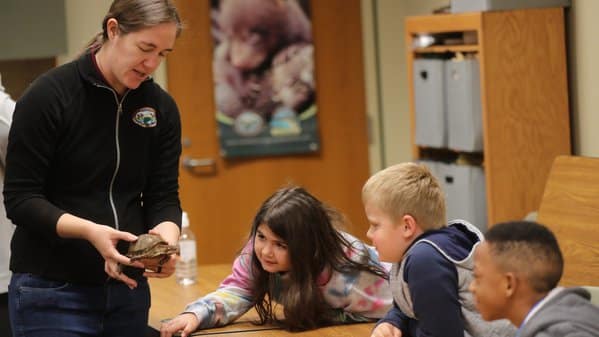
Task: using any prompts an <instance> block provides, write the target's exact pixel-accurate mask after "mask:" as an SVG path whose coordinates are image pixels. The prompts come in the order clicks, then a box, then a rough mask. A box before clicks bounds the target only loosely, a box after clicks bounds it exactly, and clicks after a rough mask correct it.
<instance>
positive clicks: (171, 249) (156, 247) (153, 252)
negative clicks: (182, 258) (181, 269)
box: [125, 234, 179, 261]
mask: <svg viewBox="0 0 599 337" xmlns="http://www.w3.org/2000/svg"><path fill="white" fill-rule="evenodd" d="M178 252H179V247H177V246H171V245H169V244H168V242H166V241H164V240H163V239H162V238H161V237H160V236H158V235H154V234H142V235H139V236H138V237H137V240H136V241H134V242H132V243H131V244H130V245H129V250H128V251H127V254H125V255H126V256H127V257H128V258H130V259H131V261H137V260H142V259H154V258H159V259H162V258H164V257H166V256H168V255H171V254H176V253H178Z"/></svg>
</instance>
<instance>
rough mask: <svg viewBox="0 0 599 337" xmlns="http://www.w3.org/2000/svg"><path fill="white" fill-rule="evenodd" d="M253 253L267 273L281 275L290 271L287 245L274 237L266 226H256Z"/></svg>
mask: <svg viewBox="0 0 599 337" xmlns="http://www.w3.org/2000/svg"><path fill="white" fill-rule="evenodd" d="M254 252H255V253H256V256H257V257H258V260H259V261H260V264H261V265H262V268H264V270H266V271H267V272H269V273H281V272H286V271H289V270H290V269H291V261H289V252H288V251H287V243H286V242H285V241H284V240H283V239H281V238H280V237H278V236H277V235H275V234H274V233H273V232H272V231H271V230H270V228H269V227H268V226H267V225H266V224H262V225H260V226H258V229H257V230H256V236H255V237H254Z"/></svg>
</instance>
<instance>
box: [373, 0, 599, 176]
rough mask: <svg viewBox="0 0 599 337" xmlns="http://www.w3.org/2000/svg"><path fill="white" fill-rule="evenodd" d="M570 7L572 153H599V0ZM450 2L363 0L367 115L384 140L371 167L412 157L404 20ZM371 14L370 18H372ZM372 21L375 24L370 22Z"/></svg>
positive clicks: (585, 0) (577, 0) (579, 1)
mask: <svg viewBox="0 0 599 337" xmlns="http://www.w3.org/2000/svg"><path fill="white" fill-rule="evenodd" d="M572 2H573V5H572V7H571V8H570V9H568V10H567V11H566V17H567V30H568V32H567V34H568V37H567V38H568V46H569V50H568V58H569V72H570V74H569V75H570V84H569V85H570V99H571V117H572V135H573V141H572V143H573V146H574V148H573V153H574V154H576V155H582V156H594V157H599V146H598V145H599V133H598V132H596V130H595V127H596V126H597V125H599V112H598V111H597V110H599V96H598V95H593V91H596V89H595V88H596V87H597V86H599V76H597V74H599V64H598V63H597V62H596V61H595V60H597V58H598V57H599V45H598V44H596V43H594V41H596V40H597V36H596V34H595V33H596V32H597V31H599V21H597V19H596V17H595V16H596V15H595V14H596V13H598V12H599V1H596V0H573V1H572ZM448 3H449V1H448V0H419V1H416V0H374V1H373V0H363V7H364V8H375V9H374V10H372V9H369V10H368V11H364V12H363V16H365V18H364V19H363V22H364V25H365V26H364V39H365V42H364V46H365V48H373V47H374V48H376V50H367V51H366V52H365V55H366V56H369V53H370V57H371V58H373V59H372V60H370V62H366V64H365V67H366V80H367V83H366V88H367V102H368V110H369V114H371V115H374V116H376V118H377V119H378V120H380V121H381V123H380V124H381V125H382V127H381V128H380V134H379V135H378V137H379V138H380V139H381V140H382V141H381V144H373V145H371V150H372V151H376V152H377V153H380V155H379V156H378V157H373V156H372V155H371V170H372V171H373V172H374V171H377V170H378V169H380V168H381V167H385V166H389V165H391V164H393V163H397V162H401V161H407V160H411V157H412V154H411V148H410V146H409V143H410V126H409V119H408V116H409V102H408V87H407V84H408V79H407V77H406V64H405V46H404V35H403V34H404V22H405V20H404V19H405V17H406V16H410V15H426V14H429V13H431V12H432V10H433V9H435V8H439V7H441V6H444V5H447V4H448ZM368 16H371V17H368ZM368 25H372V26H368Z"/></svg>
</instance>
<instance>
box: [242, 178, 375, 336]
mask: <svg viewBox="0 0 599 337" xmlns="http://www.w3.org/2000/svg"><path fill="white" fill-rule="evenodd" d="M342 221H343V217H342V216H341V215H340V214H339V213H338V212H336V211H335V210H333V209H332V208H330V207H328V206H327V205H325V204H323V203H322V202H320V201H319V200H318V199H316V198H315V197H314V196H312V195H311V194H310V193H308V192H307V191H306V190H305V189H303V188H300V187H287V188H283V189H280V190H278V191H277V192H275V193H274V194H273V195H271V196H270V197H269V198H268V199H267V200H266V201H265V202H264V203H263V204H262V206H261V207H260V209H259V211H258V213H257V214H256V217H255V218H254V222H253V225H252V231H251V237H250V239H251V240H252V242H253V240H254V238H255V235H256V230H257V228H258V226H260V225H262V224H265V225H267V226H268V227H269V228H270V230H271V231H272V232H273V233H274V234H276V235H277V236H278V237H280V238H281V239H283V240H284V241H285V242H286V243H287V249H288V254H289V259H290V261H291V270H289V271H288V272H286V273H285V275H284V276H283V277H281V275H277V274H271V273H269V272H267V271H265V270H264V269H263V268H262V266H261V264H260V261H259V260H258V258H257V257H256V253H255V252H254V253H253V255H252V272H253V275H254V280H255V281H254V284H253V293H254V296H255V297H254V299H255V304H254V306H255V308H256V311H257V312H258V315H259V317H260V320H259V322H258V324H265V323H274V324H277V325H280V326H282V327H283V328H286V329H288V330H292V331H301V330H308V329H314V328H317V327H320V326H323V325H329V324H331V323H333V320H332V317H333V316H332V315H333V310H331V308H330V307H329V306H328V305H327V304H326V303H325V301H324V298H323V296H322V293H321V291H320V289H319V286H318V284H317V279H318V277H319V276H320V275H321V273H322V272H323V271H325V270H327V269H328V270H330V271H331V272H332V271H337V272H342V273H348V274H356V273H359V272H361V271H367V272H370V273H373V274H376V275H379V276H381V277H386V273H385V271H384V270H382V269H380V268H377V267H376V266H374V265H372V264H370V263H369V261H370V259H371V257H370V256H369V255H368V252H367V251H364V252H358V253H360V254H361V255H362V256H363V258H362V260H361V261H360V262H355V261H352V260H351V259H350V258H348V257H347V256H346V253H345V250H346V249H348V247H351V243H350V242H348V241H347V240H346V239H345V237H344V236H343V235H342V234H341V233H340V232H339V231H337V229H336V228H335V224H338V223H341V222H342ZM252 251H253V250H252ZM281 279H284V280H285V281H283V282H281ZM277 288H278V289H277ZM277 294H279V295H278V296H277ZM275 296H276V298H275ZM274 300H276V301H277V302H278V303H279V304H281V306H282V307H283V315H284V318H279V317H278V316H277V314H276V312H275V311H276V310H275V305H274V304H273V301H274Z"/></svg>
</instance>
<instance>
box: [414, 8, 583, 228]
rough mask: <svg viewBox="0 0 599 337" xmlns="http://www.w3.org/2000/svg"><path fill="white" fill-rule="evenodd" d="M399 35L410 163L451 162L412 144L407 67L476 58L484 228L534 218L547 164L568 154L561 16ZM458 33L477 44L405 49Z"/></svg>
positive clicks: (544, 13)
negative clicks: (422, 38)
mask: <svg viewBox="0 0 599 337" xmlns="http://www.w3.org/2000/svg"><path fill="white" fill-rule="evenodd" d="M405 27H406V31H405V37H406V39H405V40H406V46H405V47H406V51H407V58H406V59H407V63H408V71H407V73H408V81H409V83H410V86H409V90H410V106H411V111H410V117H411V118H410V124H411V130H412V154H413V157H414V159H415V160H418V159H431V157H433V159H434V158H437V157H436V156H439V160H444V158H447V157H448V156H452V155H456V154H454V153H452V151H451V150H445V151H444V150H434V151H433V150H430V149H426V148H422V147H419V146H417V145H416V144H415V130H416V125H415V121H416V118H415V111H414V104H415V99H414V97H415V94H414V86H413V76H414V70H413V63H414V60H415V59H421V58H423V57H426V56H430V57H432V58H447V59H449V58H451V57H452V56H453V55H451V54H452V53H457V52H473V53H476V57H477V58H478V60H479V67H480V68H479V71H480V95H481V107H482V129H483V152H482V153H481V154H480V159H481V160H484V162H483V166H484V172H485V183H486V202H487V222H488V224H489V225H492V224H495V223H498V222H502V221H509V220H518V219H523V218H524V217H525V216H526V215H527V214H528V213H529V212H531V211H536V210H538V209H539V205H540V202H541V197H542V195H543V189H544V187H545V182H546V181H547V177H548V174H549V170H550V168H551V164H552V162H553V160H554V158H555V157H556V156H558V155H563V154H570V153H571V145H570V116H569V109H568V85H567V68H566V64H567V62H566V43H565V28H564V12H563V8H536V9H525V10H509V11H489V12H478V13H463V14H443V15H430V16H417V17H410V18H407V19H406V25H405ZM464 32H476V36H477V41H478V42H477V44H476V45H439V46H431V47H427V48H413V47H412V46H413V45H414V39H416V38H417V37H418V36H419V35H422V34H432V35H434V34H445V33H452V34H453V33H464ZM426 54H429V55H426ZM437 54H438V55H437ZM442 54H447V55H442Z"/></svg>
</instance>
